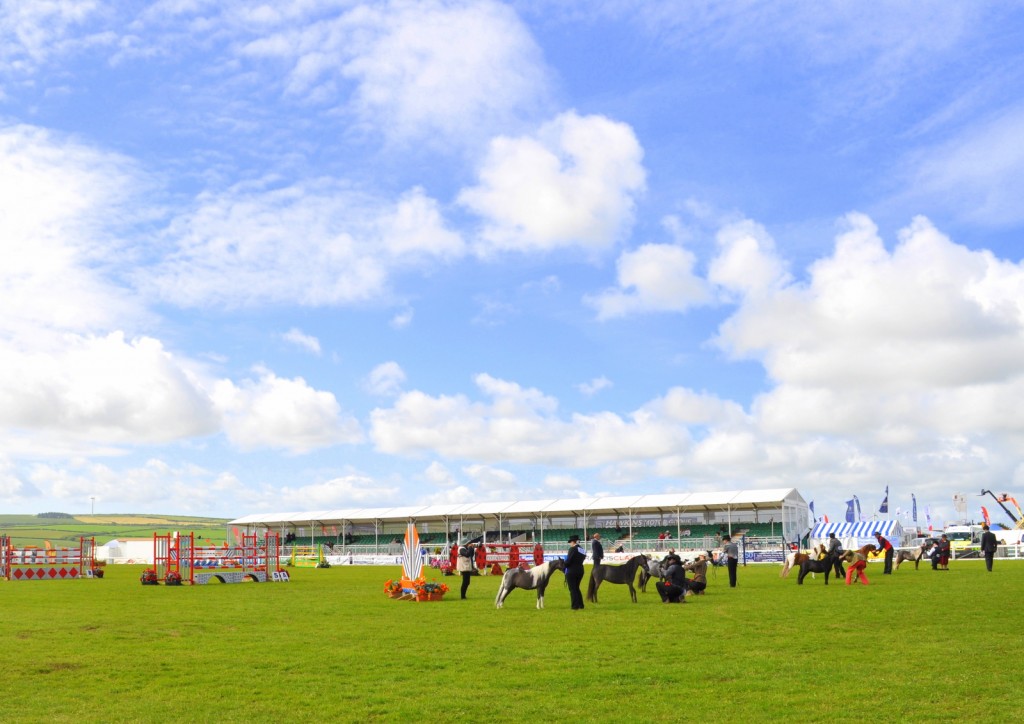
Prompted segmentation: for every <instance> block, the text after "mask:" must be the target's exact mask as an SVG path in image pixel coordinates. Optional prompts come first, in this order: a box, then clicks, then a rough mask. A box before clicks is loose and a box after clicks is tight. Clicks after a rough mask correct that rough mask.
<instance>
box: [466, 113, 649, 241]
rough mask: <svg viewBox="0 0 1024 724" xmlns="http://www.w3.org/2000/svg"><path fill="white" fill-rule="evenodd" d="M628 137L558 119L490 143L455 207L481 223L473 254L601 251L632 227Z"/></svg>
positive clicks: (633, 144) (611, 127)
mask: <svg viewBox="0 0 1024 724" xmlns="http://www.w3.org/2000/svg"><path fill="white" fill-rule="evenodd" d="M642 158H643V151H642V149H641V147H640V144H639V142H638V141H637V139H636V136H635V135H634V134H633V130H632V129H631V128H630V127H629V126H628V125H626V124H624V123H617V122H615V121H612V120H609V119H608V118H605V117H603V116H596V115H591V116H580V115H577V114H576V113H574V112H569V113H563V114H561V115H560V116H558V117H557V118H555V119H554V120H553V121H551V122H549V123H547V124H545V125H544V126H542V127H541V128H540V129H539V131H538V132H537V134H536V135H535V136H531V137H520V138H509V137H499V138H496V139H495V140H493V141H492V142H491V145H490V149H489V151H488V154H487V158H486V159H485V160H484V162H483V165H482V167H481V169H480V172H479V176H480V182H479V185H477V186H474V187H470V188H466V189H463V190H462V192H461V193H460V194H459V202H460V203H461V204H462V205H464V206H465V207H466V208H468V209H469V210H470V211H472V212H474V213H475V214H477V215H478V216H480V217H482V218H483V220H484V226H483V229H482V230H481V238H480V242H479V244H478V247H477V248H478V251H479V253H481V254H484V255H487V254H491V253H493V252H500V251H552V250H555V249H558V248H562V247H580V248H582V249H584V250H587V251H590V252H597V251H603V250H605V249H607V248H608V247H610V246H611V245H612V244H614V243H615V242H616V241H617V240H619V239H620V238H621V237H622V235H623V234H624V232H625V231H626V230H627V229H628V228H629V227H630V226H631V225H632V222H633V213H634V207H635V199H636V197H637V196H638V195H639V194H640V193H641V192H642V191H643V189H644V183H645V182H644V177H645V173H644V169H643V165H642V163H641V161H642Z"/></svg>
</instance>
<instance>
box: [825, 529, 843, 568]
mask: <svg viewBox="0 0 1024 724" xmlns="http://www.w3.org/2000/svg"><path fill="white" fill-rule="evenodd" d="M827 553H828V556H829V557H831V558H832V570H833V571H835V574H836V576H837V577H838V578H840V579H842V578H846V569H845V568H843V545H842V543H840V542H839V539H838V538H836V534H835V533H829V534H828V551H827Z"/></svg>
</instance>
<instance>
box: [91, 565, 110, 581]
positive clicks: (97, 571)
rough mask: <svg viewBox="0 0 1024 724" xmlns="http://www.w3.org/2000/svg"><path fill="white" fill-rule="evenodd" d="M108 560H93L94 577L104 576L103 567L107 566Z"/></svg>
mask: <svg viewBox="0 0 1024 724" xmlns="http://www.w3.org/2000/svg"><path fill="white" fill-rule="evenodd" d="M106 565H107V562H106V561H93V562H92V577H93V578H103V569H104V568H105V567H106Z"/></svg>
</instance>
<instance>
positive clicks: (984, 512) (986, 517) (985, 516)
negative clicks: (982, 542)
mask: <svg viewBox="0 0 1024 724" xmlns="http://www.w3.org/2000/svg"><path fill="white" fill-rule="evenodd" d="M981 516H982V517H983V518H984V519H985V525H992V521H990V520H989V517H988V511H987V510H985V506H984V505H983V506H981Z"/></svg>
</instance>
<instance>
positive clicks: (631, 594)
mask: <svg viewBox="0 0 1024 724" xmlns="http://www.w3.org/2000/svg"><path fill="white" fill-rule="evenodd" d="M629 595H630V598H632V599H633V603H636V589H635V588H633V582H632V581H630V582H629Z"/></svg>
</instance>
